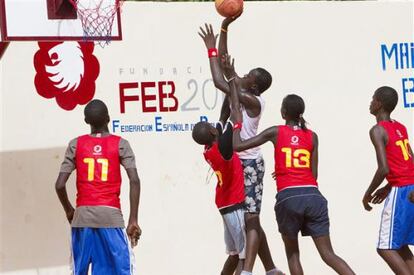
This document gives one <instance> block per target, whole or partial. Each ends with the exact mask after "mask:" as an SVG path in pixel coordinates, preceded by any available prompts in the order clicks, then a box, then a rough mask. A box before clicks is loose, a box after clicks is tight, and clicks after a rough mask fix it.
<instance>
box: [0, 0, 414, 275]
mask: <svg viewBox="0 0 414 275" xmlns="http://www.w3.org/2000/svg"><path fill="white" fill-rule="evenodd" d="M413 18H414V17H413V3H412V2H409V1H401V2H371V1H369V2H277V3H276V2H265V3H258V2H246V3H245V11H244V14H243V16H241V17H240V18H239V19H238V20H237V22H235V23H233V24H232V25H231V27H230V35H229V51H230V53H231V54H232V55H233V56H234V57H235V58H236V67H237V71H238V72H240V73H241V74H243V73H247V72H248V71H249V69H251V68H253V67H257V66H261V67H264V68H266V69H268V70H269V71H270V72H271V73H272V75H273V77H274V82H273V84H272V87H271V88H270V90H269V91H268V92H266V93H265V94H264V98H265V100H266V109H265V113H264V116H263V119H262V122H261V126H260V129H265V128H266V127H268V126H271V125H275V124H279V123H282V119H281V117H280V114H279V109H280V103H281V100H282V99H283V97H284V96H285V95H286V94H288V93H297V94H299V95H301V96H302V97H303V98H304V99H305V102H306V112H305V118H306V119H307V120H308V121H309V123H310V127H311V128H312V129H313V130H315V131H316V132H317V133H318V134H319V138H320V168H319V170H320V178H319V184H320V189H321V191H322V193H323V194H324V195H325V196H326V197H327V199H328V201H329V211H330V218H331V234H332V241H333V244H334V247H335V250H336V251H337V253H338V254H340V255H341V256H342V257H343V258H344V259H346V260H347V261H348V262H349V264H350V265H351V266H352V267H353V268H354V270H355V271H356V273H357V274H364V275H371V274H372V275H374V274H375V275H382V274H384V275H385V274H390V271H389V269H388V267H387V266H386V265H385V263H384V262H383V261H382V260H380V258H379V257H378V256H377V255H376V252H375V245H376V240H377V234H378V225H379V221H380V211H381V206H377V207H375V209H374V210H373V211H372V212H370V213H368V212H365V211H364V210H363V207H362V203H361V199H362V195H363V193H364V192H365V189H366V187H367V186H368V184H369V183H370V180H371V177H372V176H373V173H374V171H375V165H376V161H375V153H374V149H373V147H372V145H371V144H370V141H369V136H368V130H369V129H370V127H371V126H372V125H373V124H374V123H375V120H374V117H372V116H371V115H370V114H369V111H368V106H369V103H370V100H371V96H372V94H373V92H374V90H375V89H376V88H377V87H379V86H382V85H390V86H393V87H395V88H396V89H397V90H398V92H399V96H400V102H399V104H398V106H397V109H396V111H395V112H394V117H395V118H396V119H398V120H400V121H401V122H403V123H405V125H406V126H407V127H408V129H409V134H410V136H411V143H413V139H412V138H413V136H414V132H413V130H414V117H413V108H410V106H411V105H410V103H411V102H414V96H413V95H414V94H413V93H405V94H404V88H405V89H406V91H408V90H409V89H410V88H411V87H413V83H414V80H413V82H411V81H410V78H413V77H414V75H413V67H414V66H413V65H414V64H412V63H410V62H412V61H411V60H413V58H414V57H413V52H412V51H411V52H410V49H412V48H413V46H411V45H410V44H407V45H408V49H409V52H408V55H407V56H408V57H409V59H408V62H406V60H405V59H404V58H405V57H404V56H403V62H405V63H403V65H404V66H403V68H400V67H401V64H400V61H401V60H400V56H399V55H398V54H400V53H401V52H400V49H402V50H404V49H405V48H404V47H405V44H404V43H413V34H414V30H413V28H414V27H413V26H414V24H413ZM220 20H221V19H220V17H219V16H218V15H217V14H216V12H215V10H214V4H213V3H145V2H144V3H137V2H134V3H131V2H127V3H125V5H124V10H123V14H122V24H123V36H124V39H123V41H122V42H114V43H112V44H110V45H109V46H107V47H106V48H104V49H101V48H100V47H98V46H96V47H95V49H94V52H93V54H94V55H95V56H96V57H97V59H98V60H99V63H100V73H99V76H98V78H97V80H96V91H95V95H94V98H99V99H103V100H104V101H105V102H106V103H107V104H108V107H109V109H110V113H111V119H112V121H111V129H112V128H113V127H112V126H113V125H118V126H119V127H115V133H116V134H118V135H122V136H123V137H124V138H126V139H128V140H129V141H130V143H131V145H132V147H133V149H134V151H135V153H136V157H137V166H138V170H139V175H140V177H141V180H142V197H141V206H140V213H139V219H140V224H141V226H142V229H143V235H142V239H141V240H140V243H139V245H138V247H137V248H135V253H136V262H137V266H138V272H139V274H143V275H160V274H173V275H211V274H218V273H219V270H220V268H221V265H222V263H223V261H224V259H225V257H226V256H225V254H224V243H223V236H222V235H223V229H222V222H221V219H220V216H219V214H218V212H217V210H216V208H215V206H214V185H215V182H214V178H213V179H212V180H210V182H209V183H207V182H206V176H207V175H208V165H207V164H206V163H205V162H204V160H203V157H202V148H201V147H200V146H198V145H196V144H194V142H193V141H192V139H191V135H190V131H189V129H191V124H192V123H195V122H197V121H198V120H199V119H200V117H201V116H203V117H206V118H208V120H209V121H215V120H216V119H218V116H219V111H220V104H221V100H222V95H221V94H220V93H219V92H216V90H215V88H214V86H213V85H212V82H211V81H210V80H209V79H210V78H211V75H210V71H209V64H208V58H207V53H206V50H205V47H204V44H203V42H202V41H201V39H200V38H199V37H198V35H197V31H198V26H200V25H202V24H203V23H204V22H210V23H212V24H213V26H214V28H215V30H216V31H217V30H219V26H220ZM394 44H396V46H394ZM381 45H385V46H384V47H385V49H387V51H389V52H391V51H392V49H395V51H394V52H393V54H390V57H386V56H385V59H384V62H385V65H386V67H385V70H384V69H383V64H382V51H381ZM400 45H402V46H401V47H402V48H400ZM393 47H396V48H393ZM37 51H39V46H38V44H37V43H35V42H24V43H23V42H15V43H12V44H11V45H10V47H9V48H8V50H7V52H6V54H5V55H4V56H3V58H2V60H1V63H0V87H1V88H0V97H1V100H0V102H1V128H0V131H1V147H0V158H1V161H0V163H1V166H0V169H1V170H0V172H1V176H0V179H1V184H0V188H1V189H0V192H1V193H0V206H1V209H0V225H1V227H0V229H1V232H0V272H2V273H3V274H68V272H69V269H68V263H69V254H70V253H69V226H68V224H67V222H66V221H65V216H64V213H63V210H62V209H61V206H60V204H59V202H58V199H57V197H56V195H55V193H54V186H53V184H54V181H55V179H56V176H57V174H58V170H59V165H60V162H61V160H62V157H63V154H64V150H65V148H66V145H67V143H68V142H69V140H70V139H71V138H72V137H75V136H77V135H80V134H83V133H87V132H88V131H89V129H88V127H87V125H86V124H84V122H83V106H80V105H78V106H76V107H75V108H74V109H73V110H71V111H67V110H64V109H62V108H61V107H59V106H58V105H57V103H56V101H55V99H53V98H52V99H46V98H44V97H42V96H40V95H39V94H38V93H37V92H36V86H35V85H34V78H35V75H36V70H35V67H34V65H33V58H34V55H35V53H36V52H37ZM394 54H396V56H397V59H396V60H397V61H395V59H394ZM396 62H398V66H397V64H396ZM396 67H397V68H396ZM403 79H408V80H405V82H403V81H404V80H403ZM162 81H166V82H169V84H171V82H173V83H174V85H175V94H174V97H175V98H177V100H178V105H177V106H176V107H177V110H176V111H175V108H174V107H175V102H174V100H173V98H169V99H168V98H167V99H165V101H162V100H161V99H160V97H159V93H158V87H159V86H161V85H162V83H161V84H160V83H159V82H162ZM143 82H155V85H156V86H155V87H153V88H148V89H147V90H145V93H146V94H147V95H155V99H149V100H148V101H147V102H146V104H147V107H156V108H155V109H156V111H151V108H150V110H149V111H148V110H147V111H148V112H144V111H143V107H142V94H141V86H142V83H143ZM122 83H124V84H122ZM125 83H133V84H125ZM134 83H138V87H139V88H133V89H125V94H124V95H139V97H140V99H139V101H138V102H137V101H131V102H126V103H125V109H124V112H123V113H122V112H121V107H120V106H121V99H120V86H125V85H132V86H133V85H136V84H134ZM403 83H405V86H403ZM166 84H168V83H166ZM171 89H172V86H168V85H165V86H164V90H163V92H164V93H166V94H168V93H171V92H172V90H171ZM411 91H412V90H411ZM404 95H406V99H407V102H408V103H406V105H407V106H405V105H404V103H403V97H404ZM161 101H162V102H163V103H165V104H166V105H167V106H170V108H167V109H168V110H169V111H167V112H160V106H159V105H160V102H161ZM412 107H414V106H412ZM157 117H160V118H157ZM156 123H158V124H157V125H156ZM159 123H162V125H159ZM166 124H173V125H172V126H168V125H167V126H165V127H167V128H168V127H169V128H168V129H171V127H177V125H178V128H180V127H181V125H182V127H183V129H184V130H185V129H187V128H186V124H188V130H187V131H170V130H169V131H156V129H157V128H160V127H161V128H162V127H164V125H166ZM125 125H151V127H152V131H148V132H121V131H120V130H121V126H125ZM127 128H128V127H127ZM144 128H145V127H144ZM123 129H126V128H125V127H124V128H123ZM135 129H136V128H135ZM262 151H263V153H264V156H265V161H266V177H265V188H264V189H265V190H264V200H263V207H262V208H263V210H262V214H261V220H262V224H263V227H264V229H265V231H266V232H267V236H268V240H269V243H270V247H271V251H272V254H273V257H274V259H275V262H276V263H277V265H278V266H279V267H281V268H282V269H283V270H288V269H287V262H286V260H285V255H284V249H283V244H282V240H281V238H280V235H279V234H278V231H277V226H276V221H275V218H274V211H273V204H274V196H275V192H276V189H275V186H274V182H273V181H272V179H271V176H270V174H271V172H272V171H273V165H274V163H273V156H272V145H270V144H266V145H264V146H263V147H262ZM124 176H126V175H124ZM124 178H125V177H124ZM68 186H69V189H70V193H71V198H73V199H74V192H75V190H74V176H73V175H72V177H71V179H70V181H69V183H68ZM122 207H123V211H124V213H125V215H128V213H129V212H128V210H129V209H128V184H127V183H126V184H124V185H123V188H122ZM301 253H302V261H303V266H304V269H305V271H306V273H307V274H333V272H332V271H331V270H330V269H329V268H328V267H326V266H325V265H324V264H323V263H322V261H321V260H320V258H319V256H318V254H317V251H316V249H315V247H314V246H313V244H312V241H311V239H309V238H306V239H301ZM255 273H257V274H263V268H262V267H261V264H260V262H259V261H257V264H256V267H255Z"/></svg>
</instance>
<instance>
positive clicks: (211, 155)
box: [204, 142, 244, 209]
mask: <svg viewBox="0 0 414 275" xmlns="http://www.w3.org/2000/svg"><path fill="white" fill-rule="evenodd" d="M204 158H205V159H206V161H207V162H208V163H209V164H210V166H211V168H212V169H213V170H214V172H215V173H216V176H217V187H216V205H217V208H219V209H222V208H226V207H229V206H232V205H235V204H239V203H241V202H244V175H243V168H242V165H241V161H240V159H239V156H238V155H237V154H235V153H234V152H233V156H232V158H231V159H230V160H225V159H224V158H223V156H222V155H221V153H220V150H219V148H218V143H217V142H215V143H214V144H213V145H212V146H211V147H210V148H208V147H207V146H206V147H205V149H204Z"/></svg>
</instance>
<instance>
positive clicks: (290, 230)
mask: <svg viewBox="0 0 414 275" xmlns="http://www.w3.org/2000/svg"><path fill="white" fill-rule="evenodd" d="M275 212H276V220H277V224H278V226H279V232H280V233H281V234H283V235H285V236H287V237H289V238H291V239H296V238H297V237H298V233H299V231H300V232H302V236H312V237H321V236H326V235H329V216H328V201H327V200H326V199H325V198H324V197H323V196H322V194H321V193H320V192H319V190H318V188H316V187H294V188H286V189H284V190H282V191H280V192H279V193H277V195H276V205H275Z"/></svg>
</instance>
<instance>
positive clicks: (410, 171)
mask: <svg viewBox="0 0 414 275" xmlns="http://www.w3.org/2000/svg"><path fill="white" fill-rule="evenodd" d="M378 125H380V126H382V127H383V128H384V129H385V131H386V132H387V135H388V143H387V145H386V146H385V152H386V154H387V161H388V167H389V173H388V175H387V180H388V182H389V183H390V184H391V185H392V186H398V187H399V186H406V185H411V184H414V163H413V156H412V155H411V154H410V151H409V150H408V144H409V142H408V134H407V129H406V128H405V126H404V125H402V124H401V123H399V122H397V121H395V120H392V121H380V122H378Z"/></svg>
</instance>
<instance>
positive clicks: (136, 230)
mask: <svg viewBox="0 0 414 275" xmlns="http://www.w3.org/2000/svg"><path fill="white" fill-rule="evenodd" d="M126 231H127V234H128V238H129V241H130V242H131V246H132V247H135V246H136V245H137V244H138V240H139V238H140V236H141V234H142V230H141V228H140V227H139V225H138V223H136V222H130V223H129V224H128V227H127V230H126Z"/></svg>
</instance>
